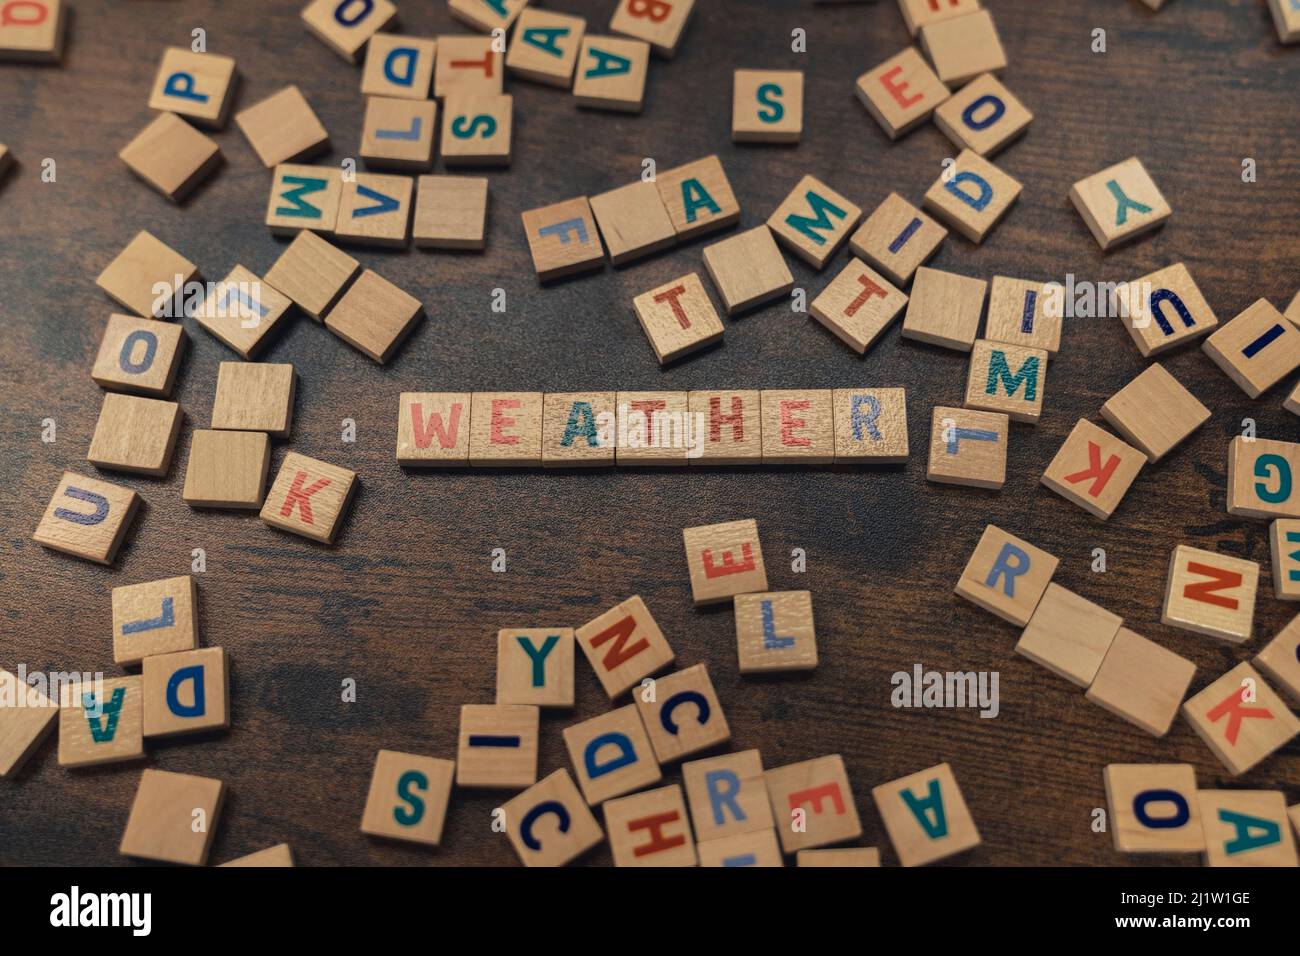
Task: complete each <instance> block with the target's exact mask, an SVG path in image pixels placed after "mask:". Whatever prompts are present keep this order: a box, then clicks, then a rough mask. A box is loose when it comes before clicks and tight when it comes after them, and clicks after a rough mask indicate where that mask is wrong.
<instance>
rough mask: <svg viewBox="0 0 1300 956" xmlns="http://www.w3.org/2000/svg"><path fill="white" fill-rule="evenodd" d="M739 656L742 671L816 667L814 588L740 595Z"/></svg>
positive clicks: (737, 637) (757, 672) (805, 669)
mask: <svg viewBox="0 0 1300 956" xmlns="http://www.w3.org/2000/svg"><path fill="white" fill-rule="evenodd" d="M735 605H736V656H737V658H738V660H739V662H740V672H741V673H742V674H765V673H779V672H782V671H811V670H816V668H817V628H816V625H815V624H814V622H813V608H812V592H811V591H766V592H760V593H757V594H738V595H736V600H735Z"/></svg>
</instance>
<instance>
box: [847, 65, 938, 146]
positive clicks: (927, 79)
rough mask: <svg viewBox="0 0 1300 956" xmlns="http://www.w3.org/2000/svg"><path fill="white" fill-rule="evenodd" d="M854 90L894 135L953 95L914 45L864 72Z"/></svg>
mask: <svg viewBox="0 0 1300 956" xmlns="http://www.w3.org/2000/svg"><path fill="white" fill-rule="evenodd" d="M854 91H855V92H856V93H857V94H858V99H859V100H861V101H862V105H863V106H865V107H866V108H867V112H868V113H870V114H871V116H872V118H873V119H875V121H876V122H877V123H879V124H880V126H881V128H882V129H883V130H884V131H885V135H886V136H888V137H889V138H890V139H898V138H899V137H900V136H902V135H903V134H904V133H908V132H910V131H911V130H913V129H915V128H916V127H918V126H920V125H921V124H922V123H924V122H925V121H926V120H927V119H929V118H930V114H931V113H933V112H934V109H935V107H936V106H938V105H939V104H940V103H942V102H943V101H944V100H946V99H948V97H949V96H950V95H951V94H950V92H949V90H948V87H946V86H944V85H943V82H942V81H941V80H940V79H939V77H937V76H935V75H934V70H932V69H930V65H929V64H928V63H926V62H925V59H924V58H923V57H922V56H921V53H920V51H919V50H917V48H916V47H914V46H909V47H908V48H907V49H905V50H904V51H903V52H902V53H898V54H895V55H894V56H891V57H890V58H889V59H888V60H886V61H885V62H884V63H881V64H880V65H879V66H876V67H873V68H872V69H870V70H868V71H867V72H866V73H863V74H862V75H861V76H859V77H858V81H857V83H856V84H855V85H854Z"/></svg>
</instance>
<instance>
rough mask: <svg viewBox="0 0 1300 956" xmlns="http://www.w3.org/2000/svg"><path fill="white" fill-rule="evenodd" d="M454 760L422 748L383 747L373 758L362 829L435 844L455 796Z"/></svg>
mask: <svg viewBox="0 0 1300 956" xmlns="http://www.w3.org/2000/svg"><path fill="white" fill-rule="evenodd" d="M455 773H456V764H455V762H454V761H451V760H441V759H439V758H437V757H424V756H421V755H419V754H408V753H400V752H398V751H396V750H381V751H379V755H378V756H377V757H376V758H375V770H374V773H373V774H371V777H370V791H369V792H368V794H367V795H366V808H365V811H364V812H363V813H362V816H361V832H362V833H368V834H370V835H371V836H380V837H391V838H392V839H395V840H409V841H410V842H412V843H423V844H425V845H426V846H437V845H438V844H439V842H441V840H442V825H443V822H444V821H445V820H446V818H447V805H448V804H449V803H450V802H451V783H452V778H453V777H454V776H455Z"/></svg>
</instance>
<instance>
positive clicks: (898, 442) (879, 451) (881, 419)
mask: <svg viewBox="0 0 1300 956" xmlns="http://www.w3.org/2000/svg"><path fill="white" fill-rule="evenodd" d="M832 404H833V406H834V409H835V461H836V463H837V464H838V463H840V462H845V463H856V464H868V465H897V464H902V463H903V462H905V461H907V454H908V452H907V393H906V391H905V390H904V389H901V388H856V389H855V388H837V389H835V390H834V392H833V393H832Z"/></svg>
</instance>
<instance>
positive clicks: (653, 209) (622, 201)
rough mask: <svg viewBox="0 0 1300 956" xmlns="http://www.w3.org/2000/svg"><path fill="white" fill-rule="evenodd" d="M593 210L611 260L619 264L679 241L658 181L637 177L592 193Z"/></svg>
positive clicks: (660, 249)
mask: <svg viewBox="0 0 1300 956" xmlns="http://www.w3.org/2000/svg"><path fill="white" fill-rule="evenodd" d="M591 211H592V214H593V215H594V216H595V217H596V225H598V226H599V227H600V234H601V236H602V237H603V238H604V240H605V248H606V249H608V250H609V261H610V262H612V263H613V264H614V265H616V266H621V265H625V264H626V263H629V262H632V261H633V260H635V259H640V258H642V257H644V256H648V255H650V254H652V253H655V252H660V251H662V250H664V249H667V248H668V247H669V246H671V245H673V244H674V243H675V242H676V241H677V233H676V230H675V229H674V228H673V223H672V220H671V219H670V218H669V216H668V209H667V208H666V207H665V206H664V203H663V200H662V199H661V198H660V197H659V187H658V186H657V185H656V184H655V183H651V182H645V181H643V180H637V181H636V182H634V183H629V184H628V185H626V186H620V187H618V188H617V189H611V190H610V191H609V192H604V193H601V194H600V195H598V196H592V197H591Z"/></svg>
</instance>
